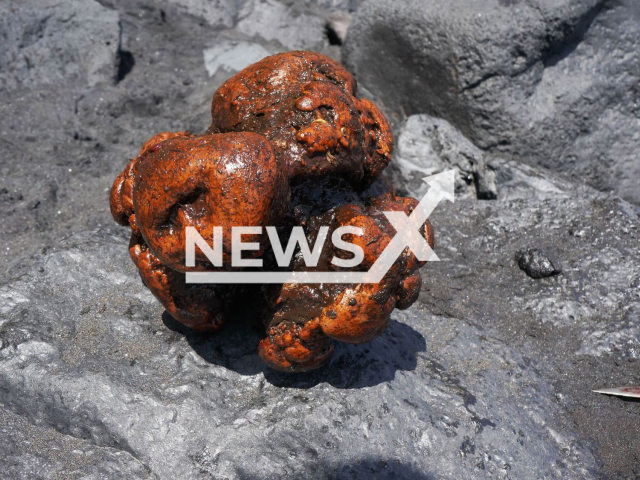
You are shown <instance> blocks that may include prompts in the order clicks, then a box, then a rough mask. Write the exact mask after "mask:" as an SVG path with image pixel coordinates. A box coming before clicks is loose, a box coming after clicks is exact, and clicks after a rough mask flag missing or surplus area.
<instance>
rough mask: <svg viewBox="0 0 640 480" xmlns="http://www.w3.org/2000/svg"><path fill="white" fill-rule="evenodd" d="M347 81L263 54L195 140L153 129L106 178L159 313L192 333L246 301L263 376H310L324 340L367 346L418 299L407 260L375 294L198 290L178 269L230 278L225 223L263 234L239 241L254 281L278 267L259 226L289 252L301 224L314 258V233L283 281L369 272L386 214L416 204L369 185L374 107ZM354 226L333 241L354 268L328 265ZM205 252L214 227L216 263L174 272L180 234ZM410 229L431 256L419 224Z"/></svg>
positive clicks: (377, 156)
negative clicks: (260, 333) (308, 259)
mask: <svg viewBox="0 0 640 480" xmlns="http://www.w3.org/2000/svg"><path fill="white" fill-rule="evenodd" d="M355 90H356V83H355V80H354V78H353V77H352V75H351V74H350V73H349V72H348V71H347V70H346V69H344V68H343V67H342V66H341V65H339V64H338V63H336V62H335V61H333V60H331V59H329V58H327V57H325V56H322V55H319V54H317V53H311V52H289V53H285V54H279V55H274V56H272V57H267V58H265V59H263V60H261V61H260V62H258V63H256V64H254V65H251V66H249V67H248V68H246V69H245V70H243V71H242V72H240V73H239V74H238V75H236V76H235V77H233V78H231V79H230V80H228V81H227V82H226V83H225V84H223V85H222V86H221V87H220V89H219V90H218V91H217V92H216V93H215V94H214V97H213V104H212V109H211V110H212V117H213V121H212V124H211V127H210V128H209V130H208V131H207V133H206V134H204V135H191V134H189V133H188V132H176V133H172V132H164V133H160V134H158V135H155V136H154V137H152V138H151V139H150V140H148V141H147V142H146V143H145V144H144V146H143V147H142V149H141V150H140V153H139V155H138V157H137V158H135V159H133V160H131V162H129V164H128V165H127V167H126V168H125V170H124V171H123V172H122V173H121V174H120V175H119V176H118V177H117V179H116V181H115V182H114V185H113V188H112V191H111V211H112V214H113V217H114V218H115V219H116V221H118V222H119V223H121V224H122V225H128V226H130V227H131V230H132V237H131V244H130V249H129V251H130V255H131V258H132V259H133V261H134V263H135V264H136V266H137V267H138V269H139V271H140V276H141V277H142V280H143V282H144V284H145V285H146V286H147V287H148V288H149V289H150V290H151V291H152V292H153V294H154V295H155V296H156V298H157V299H158V300H159V301H160V302H161V303H162V304H163V306H164V307H165V308H166V310H167V312H168V313H169V314H170V315H171V316H173V317H174V318H175V319H177V320H178V321H180V322H181V323H183V324H184V325H187V326H188V327H190V328H193V329H196V330H200V331H215V330H217V329H219V328H220V327H221V326H222V325H223V324H224V323H225V322H229V321H233V320H234V318H236V317H238V316H239V315H240V314H239V311H240V310H241V309H242V308H243V304H244V305H245V306H246V304H249V303H251V304H254V305H256V306H257V307H258V308H257V309H255V310H256V311H258V312H259V315H260V316H261V321H262V322H263V324H264V325H265V327H266V333H267V336H266V338H264V339H263V340H262V341H261V342H260V345H259V346H258V351H259V354H260V357H261V358H262V359H263V361H264V362H265V363H266V364H267V365H269V366H270V367H272V368H275V369H278V370H282V371H288V372H300V371H307V370H311V369H314V368H318V367H320V366H321V365H323V364H324V363H326V362H327V361H328V360H329V358H330V357H331V354H332V352H333V345H332V340H337V341H343V342H348V343H362V342H368V341H370V340H372V339H374V338H376V337H377V336H379V335H380V334H381V333H382V332H383V331H384V330H385V328H386V327H387V325H388V323H389V318H390V315H391V312H392V311H393V309H394V308H400V309H405V308H407V307H409V306H410V305H411V304H412V303H413V302H414V301H415V300H416V298H417V297H418V294H419V291H420V286H421V283H422V279H421V277H420V274H419V272H418V269H419V268H420V267H421V266H422V265H423V262H419V261H418V260H417V259H416V257H415V256H414V255H413V254H412V253H411V252H410V251H409V250H408V249H405V251H404V252H403V253H402V255H401V256H400V257H399V258H398V259H397V260H396V262H395V263H394V264H393V266H392V267H391V268H390V270H389V271H388V272H387V274H386V275H385V276H384V278H383V279H382V281H381V282H380V283H377V284H319V285H318V284H309V285H306V284H293V283H290V284H284V285H265V286H261V285H248V286H247V285H245V286H240V285H197V284H187V283H186V282H185V273H186V272H188V271H213V270H221V269H222V270H232V269H234V270H237V268H232V266H231V258H232V256H231V239H232V234H231V229H232V227H241V226H251V227H262V230H261V232H262V233H257V234H252V235H245V236H243V238H242V240H243V242H247V243H248V242H256V243H258V248H257V249H256V250H250V251H246V252H245V255H244V256H243V258H254V259H255V258H260V259H262V261H263V266H262V267H261V268H262V270H264V271H273V270H274V269H277V268H278V265H277V263H276V257H275V255H274V253H273V250H272V247H271V244H270V243H269V241H268V240H269V239H268V236H267V234H266V229H265V227H267V226H276V227H278V235H279V237H280V242H281V244H282V245H283V246H284V245H287V244H288V242H289V235H290V234H291V232H292V230H291V229H292V227H302V228H303V230H304V233H305V236H306V239H307V241H308V243H309V245H310V246H311V247H312V248H313V246H314V245H315V244H316V240H317V239H318V238H319V237H320V235H319V232H321V229H322V227H326V228H327V229H328V230H327V232H326V238H327V241H325V242H324V244H323V245H322V248H321V250H320V256H319V260H318V264H317V265H315V266H307V265H306V264H305V261H304V257H303V255H302V254H301V252H300V251H299V248H298V250H296V251H295V253H294V255H293V257H292V260H291V264H290V265H289V268H290V269H293V270H294V271H314V270H315V271H368V270H369V269H370V268H371V266H372V265H373V264H374V262H375V261H376V259H377V258H378V256H379V255H380V253H381V252H382V251H383V250H384V249H385V247H386V246H387V244H388V243H389V242H390V241H391V239H392V238H393V236H394V235H395V233H396V232H395V230H394V228H393V227H392V226H391V224H390V223H389V222H388V220H387V218H386V217H385V215H384V213H383V212H385V211H402V212H404V213H405V214H407V215H409V214H410V213H411V212H412V210H413V209H414V208H415V206H416V205H417V203H418V202H417V200H415V199H413V198H404V197H398V196H396V194H395V192H394V189H393V187H392V186H391V184H390V183H389V182H388V181H387V180H386V179H384V177H382V176H381V173H382V170H383V169H384V168H385V167H386V165H387V164H388V162H389V160H390V158H391V157H390V152H391V146H392V137H391V132H390V130H389V125H388V123H387V121H386V120H385V118H384V117H383V115H382V114H381V113H380V111H379V110H378V109H377V108H376V106H375V105H374V104H373V103H371V102H369V101H368V100H361V99H358V98H356V97H355ZM344 226H350V227H357V228H360V229H361V231H362V235H354V234H345V235H344V236H343V237H342V239H343V240H345V241H347V242H350V243H353V244H355V245H357V246H359V247H360V248H361V249H362V250H363V252H364V259H363V261H362V262H361V263H360V264H359V265H357V266H355V267H344V266H336V265H335V264H334V263H333V262H332V259H334V258H338V259H342V260H349V259H351V258H352V255H353V254H352V253H349V252H346V251H345V250H342V249H339V248H337V247H336V246H335V245H334V244H333V243H332V241H331V240H330V239H331V238H332V234H333V232H335V230H336V229H338V228H340V227H344ZM187 227H194V228H195V229H196V231H197V232H198V233H199V234H200V235H201V236H202V237H203V239H204V240H206V241H207V242H208V243H209V245H211V244H212V242H213V241H214V228H215V227H221V233H222V263H221V264H218V265H212V264H211V263H210V262H209V260H208V259H207V257H206V256H205V255H204V253H203V252H202V251H201V250H200V249H199V248H195V265H194V266H189V267H188V266H187V265H186V243H187V242H186V228H187ZM421 233H422V235H423V236H424V238H425V239H426V240H427V241H428V243H429V244H430V245H431V246H433V231H432V229H431V226H430V224H429V223H428V222H427V223H426V224H425V225H424V226H423V227H422V229H421Z"/></svg>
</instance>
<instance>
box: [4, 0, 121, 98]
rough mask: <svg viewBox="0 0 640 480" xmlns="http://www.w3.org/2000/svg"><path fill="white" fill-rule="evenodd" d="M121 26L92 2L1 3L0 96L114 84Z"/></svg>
mask: <svg viewBox="0 0 640 480" xmlns="http://www.w3.org/2000/svg"><path fill="white" fill-rule="evenodd" d="M118 21H119V15H118V13H117V12H115V11H113V10H109V9H107V8H104V7H103V6H101V5H100V3H98V2H97V1H94V0H87V1H86V2H77V1H73V0H62V1H56V0H21V1H19V2H11V1H3V2H0V39H1V41H2V50H0V90H9V89H13V88H16V87H31V88H33V87H35V86H37V85H42V84H55V83H63V82H68V81H72V80H81V81H85V82H86V83H88V84H89V85H95V84H96V83H98V82H103V81H109V82H111V81H114V80H115V79H116V75H117V61H116V60H117V54H118V45H119V38H120V27H119V26H118Z"/></svg>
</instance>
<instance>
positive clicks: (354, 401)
mask: <svg viewBox="0 0 640 480" xmlns="http://www.w3.org/2000/svg"><path fill="white" fill-rule="evenodd" d="M125 243H126V240H125V239H124V238H122V237H120V236H119V234H116V235H114V234H113V233H110V232H109V231H93V232H87V233H85V234H82V235H77V236H75V237H72V238H70V239H68V240H66V241H64V242H62V244H61V245H60V247H59V248H58V249H56V251H54V252H51V253H49V254H47V255H45V256H37V257H34V258H32V259H29V260H25V261H24V262H22V263H21V264H20V265H17V266H15V267H14V268H13V269H12V270H11V272H10V277H11V280H10V281H9V282H8V283H6V284H5V285H4V286H3V287H2V288H1V289H0V296H1V297H2V301H3V305H4V306H3V311H2V314H1V315H2V316H1V317H0V328H1V329H2V332H3V345H2V350H0V392H2V402H3V404H4V408H6V409H7V410H9V411H11V412H14V413H16V414H19V415H21V416H23V417H25V418H26V419H27V420H28V421H30V422H31V423H33V424H35V425H36V426H39V427H40V426H46V427H49V428H54V429H56V430H57V431H58V432H60V433H61V434H62V435H60V436H61V437H64V438H65V439H68V438H69V437H73V438H74V439H78V440H76V441H77V442H79V443H80V442H84V443H90V444H94V446H95V448H100V449H103V450H105V451H109V452H111V451H121V452H123V453H124V454H126V455H125V456H126V458H128V459H129V460H130V461H132V462H133V463H134V464H136V462H135V461H137V462H139V463H140V464H141V465H142V466H143V471H142V473H144V474H145V475H146V474H147V472H151V474H152V475H156V476H157V477H159V478H176V477H182V478H185V477H193V476H198V475H204V476H205V477H206V476H209V475H210V476H211V477H212V478H224V477H227V478H270V477H273V476H274V475H289V476H296V475H303V476H307V475H309V476H311V477H313V478H330V477H332V476H342V475H347V477H348V476H349V475H351V476H353V477H354V478H368V475H369V474H370V473H372V472H375V473H378V474H380V475H381V476H382V477H383V478H394V477H393V475H396V476H398V475H399V476H400V477H402V478H404V477H405V476H406V474H407V472H408V471H411V470H413V471H415V472H420V474H421V475H422V476H423V477H428V476H430V475H436V476H449V477H451V476H455V477H469V476H473V475H477V476H482V475H486V474H489V475H491V476H496V477H505V478H506V477H507V476H511V475H513V476H518V477H519V478H524V477H529V478H530V477H532V476H533V475H534V474H535V473H536V472H538V473H539V472H544V473H545V474H546V475H548V476H551V477H563V476H564V477H567V476H569V477H576V478H577V477H581V476H584V475H588V474H589V473H590V472H593V471H594V469H595V465H596V464H595V460H594V457H593V455H592V453H591V452H590V451H589V450H588V449H587V448H586V445H584V444H583V443H582V442H581V441H580V440H579V439H578V438H577V437H576V433H575V432H574V431H573V429H572V428H571V426H570V425H569V424H567V423H566V422H565V421H564V420H563V419H562V417H563V415H562V405H561V404H560V403H559V402H558V401H557V399H556V393H555V390H554V389H553V386H552V385H551V383H550V382H549V379H547V378H545V377H544V376H543V375H541V374H540V371H539V369H540V368H541V367H542V365H538V364H537V362H536V361H535V360H532V359H531V358H527V357H523V356H522V355H521V354H520V353H519V352H518V351H517V350H515V349H513V348H512V347H511V346H509V345H508V344H507V343H505V342H503V341H500V340H497V339H495V338H493V336H487V333H486V331H485V328H484V327H483V326H481V325H479V324H474V323H476V322H477V321H479V320H480V319H479V318H477V317H476V318H473V319H472V318H469V319H458V318H452V317H451V316H448V315H446V314H444V315H434V314H431V313H429V312H428V311H427V310H425V309H423V308H419V309H410V310H408V311H406V312H396V313H394V315H393V320H392V323H391V325H390V327H389V329H388V331H387V332H386V333H385V334H384V335H383V336H382V337H381V338H380V339H378V340H375V341H374V342H372V343H371V344H369V345H363V346H346V345H338V346H337V349H336V354H335V355H334V358H333V359H332V361H331V363H330V364H329V366H328V367H327V368H325V369H324V370H322V371H320V372H318V373H314V374H306V375H302V376H287V375H284V374H278V373H275V372H273V371H269V370H264V367H263V366H262V365H261V363H260V361H259V359H258V357H257V355H256V352H255V344H256V340H257V338H259V337H258V335H259V334H258V333H257V332H256V333H253V332H252V331H251V329H247V328H246V327H245V328H243V325H234V326H231V327H230V328H228V329H227V330H225V331H223V332H221V333H220V334H218V335H214V336H209V337H207V336H202V335H198V334H194V333H187V332H185V331H184V330H182V329H181V327H179V326H178V324H177V323H175V322H174V321H172V320H171V319H170V318H168V317H167V316H166V315H165V316H164V317H163V316H162V310H161V309H160V308H158V306H157V304H156V302H155V301H154V300H153V298H152V297H151V295H150V294H149V293H148V292H147V291H146V290H145V289H144V288H143V287H142V285H141V284H140V282H139V279H138V278H136V275H135V271H134V269H133V268H132V267H131V266H130V265H129V262H128V259H127V258H124V256H123V255H121V251H122V248H123V247H124V245H125ZM425 294H427V293H426V292H425ZM429 296H430V295H429ZM254 337H255V338H254ZM131 457H133V458H131ZM249 458H252V459H254V461H248V459H249ZM134 460H135V461H134ZM110 461H111V459H110V458H105V459H102V458H99V459H97V461H96V463H97V464H99V465H102V467H101V468H106V467H107V465H108V463H109V462H110ZM119 473H121V474H123V473H124V471H119ZM139 474H140V472H138V474H137V475H139Z"/></svg>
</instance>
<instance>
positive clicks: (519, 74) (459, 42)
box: [345, 0, 640, 204]
mask: <svg viewBox="0 0 640 480" xmlns="http://www.w3.org/2000/svg"><path fill="white" fill-rule="evenodd" d="M639 25H640V3H638V2H637V1H636V0H622V1H614V2H610V1H606V0H559V1H553V2H550V1H544V0H533V1H526V2H525V1H519V0H486V1H483V2H477V1H474V0H455V1H449V0H436V1H428V2H425V1H422V0H399V1H394V2H389V1H386V0H372V1H368V2H365V3H364V4H363V6H362V8H361V9H359V10H358V14H357V15H356V17H355V19H354V21H353V23H352V25H351V27H350V30H349V35H348V37H347V40H346V43H345V62H346V64H347V66H349V67H350V68H351V69H352V71H353V72H354V73H355V74H356V77H357V78H358V81H359V82H360V83H361V84H362V85H364V86H366V88H367V89H368V90H369V91H370V92H371V93H372V94H373V95H374V97H375V98H378V99H379V100H380V102H379V104H380V106H382V107H383V109H384V110H385V113H387V112H388V113H395V114H396V115H397V117H395V118H397V119H398V120H400V117H402V116H405V115H411V114H429V115H433V116H436V117H441V118H444V119H446V120H448V121H449V122H451V123H452V124H453V125H454V126H456V127H457V128H459V129H460V130H461V131H462V132H463V133H464V134H465V135H466V136H468V137H469V138H470V139H471V140H472V141H473V142H474V143H475V144H477V145H478V146H479V147H481V148H482V149H484V150H490V151H491V152H492V153H497V154H500V155H503V156H508V157H510V158H512V159H514V160H518V161H525V162H528V163H531V164H536V165H542V166H544V167H547V168H551V169H554V170H558V171H562V172H565V173H567V174H569V175H571V176H572V177H573V178H574V179H575V180H576V181H577V182H587V183H588V184H590V185H592V186H594V187H596V188H598V189H601V190H606V191H614V192H616V193H617V194H619V195H621V196H622V197H623V198H626V199H627V200H629V201H632V202H635V203H636V204H640V193H639V192H638V189H637V187H636V183H637V182H636V179H637V178H638V176H639V175H640V163H639V162H637V156H636V152H637V151H638V147H639V146H640V133H639V132H640V116H639V115H638V102H637V85H638V81H639V79H640V61H639V58H638V44H639V43H640V26H639ZM380 59H384V60H383V61H384V68H381V66H380V65H381V62H380ZM390 119H391V120H394V115H392V116H391V117H390Z"/></svg>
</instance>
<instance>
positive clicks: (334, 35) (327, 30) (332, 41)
mask: <svg viewBox="0 0 640 480" xmlns="http://www.w3.org/2000/svg"><path fill="white" fill-rule="evenodd" d="M324 34H325V36H326V37H327V40H328V42H329V45H342V39H341V38H340V36H339V35H338V32H336V31H335V30H334V29H333V27H332V26H331V25H329V24H327V25H325V27H324Z"/></svg>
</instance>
